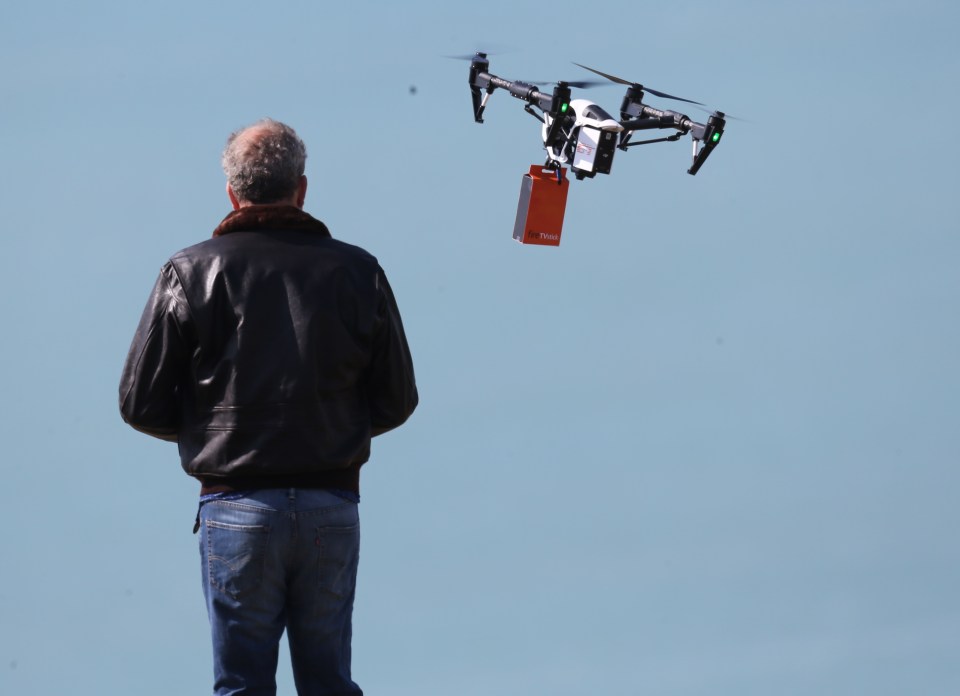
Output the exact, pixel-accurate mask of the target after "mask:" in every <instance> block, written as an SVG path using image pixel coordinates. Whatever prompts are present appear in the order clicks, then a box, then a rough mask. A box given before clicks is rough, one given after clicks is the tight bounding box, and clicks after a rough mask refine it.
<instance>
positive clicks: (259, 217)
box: [213, 204, 330, 237]
mask: <svg viewBox="0 0 960 696" xmlns="http://www.w3.org/2000/svg"><path fill="white" fill-rule="evenodd" d="M257 230H293V231H297V232H314V233H316V234H322V235H323V236H324V237H329V236H330V230H328V229H327V226H326V225H324V224H323V223H322V222H320V221H319V220H317V219H316V218H314V217H312V216H311V215H308V214H307V213H305V212H303V211H302V210H300V208H297V207H296V206H293V205H271V204H267V205H250V206H246V207H244V208H240V209H239V210H234V211H233V212H232V213H230V214H229V215H227V217H225V218H223V221H222V222H221V223H220V224H219V225H217V229H215V230H214V231H213V236H214V237H219V236H220V235H222V234H229V233H231V232H240V231H244V232H256V231H257Z"/></svg>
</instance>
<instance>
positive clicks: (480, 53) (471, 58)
mask: <svg viewBox="0 0 960 696" xmlns="http://www.w3.org/2000/svg"><path fill="white" fill-rule="evenodd" d="M492 55H495V54H493V53H486V52H484V51H477V52H476V53H474V54H472V55H469V56H466V55H460V56H444V58H450V59H451V60H469V61H474V60H477V58H486V57H487V56H492Z"/></svg>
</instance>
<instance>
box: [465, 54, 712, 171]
mask: <svg viewBox="0 0 960 696" xmlns="http://www.w3.org/2000/svg"><path fill="white" fill-rule="evenodd" d="M467 60H470V78H469V82H470V94H471V97H472V100H473V117H474V120H475V121H476V122H477V123H483V112H484V110H485V109H486V106H487V102H488V101H489V99H490V95H492V94H493V92H494V91H495V90H496V89H497V88H501V89H505V90H507V91H508V92H510V94H511V95H513V96H514V97H516V98H517V99H520V100H521V101H524V102H526V105H525V106H524V111H526V112H527V113H529V114H530V115H532V116H533V117H534V118H536V119H537V120H539V121H540V122H541V124H542V128H541V136H542V138H543V147H544V149H545V150H546V151H547V161H546V164H545V165H544V168H545V169H550V170H556V171H557V172H558V176H559V172H560V170H561V169H562V168H563V166H564V165H569V167H570V169H571V171H572V172H573V174H574V176H576V178H577V179H578V180H582V179H585V178H591V179H592V178H593V177H594V176H596V175H597V174H609V173H610V169H611V167H612V166H613V156H614V154H616V151H617V150H626V149H627V148H630V147H634V146H636V145H648V144H650V143H661V142H672V141H676V140H679V139H680V138H682V137H683V136H684V135H686V134H688V133H689V134H690V137H691V139H692V140H693V163H692V165H691V166H690V168H689V169H688V170H687V174H690V175H696V173H697V172H698V171H700V167H702V166H703V163H704V162H706V160H707V157H709V156H710V153H711V152H713V151H714V149H716V147H717V145H718V144H719V143H720V138H721V137H723V130H724V127H725V126H726V119H727V116H726V115H725V114H724V113H723V112H722V111H714V112H713V113H712V114H710V117H709V118H708V119H707V122H706V123H697V122H696V121H694V120H693V119H691V118H690V117H689V116H686V115H685V114H682V113H680V112H678V111H670V110H667V109H657V108H654V107H652V106H649V105H647V104H644V103H643V98H644V93H645V92H649V93H650V94H653V95H655V96H658V97H661V98H663V99H673V100H676V101H681V102H687V103H689V104H694V105H697V106H701V107H702V106H703V104H701V103H700V102H695V101H693V100H692V99H684V98H682V97H675V96H673V95H670V94H666V93H664V92H658V91H657V90H654V89H650V88H649V87H644V86H643V85H641V84H639V83H636V82H630V81H628V80H624V79H622V78H619V77H615V76H614V75H608V74H607V73H604V72H600V71H599V70H594V69H593V68H589V67H587V66H586V65H580V64H579V63H574V65H576V66H578V67H581V68H584V69H585V70H589V71H590V72H592V73H595V74H597V75H599V76H601V77H603V78H606V79H607V80H609V81H611V82H614V83H617V84H621V85H626V86H627V92H626V95H625V96H624V97H623V102H622V103H621V105H620V118H619V120H618V119H616V118H614V117H613V116H611V115H610V114H609V113H607V112H606V111H604V110H603V109H602V108H601V107H600V106H598V105H596V104H594V103H593V102H591V101H588V100H586V99H572V98H571V97H572V93H571V88H584V87H591V86H595V85H597V84H603V83H599V82H555V83H553V84H554V88H553V93H552V94H548V93H546V92H542V91H540V87H539V86H538V85H537V84H534V83H532V82H523V81H518V80H505V79H503V78H501V77H497V76H496V75H493V74H492V73H490V72H489V68H490V61H489V60H488V58H487V54H486V53H481V52H477V53H476V54H475V55H473V56H472V57H467ZM537 110H539V112H540V113H537ZM654 129H664V130H670V129H672V130H675V131H676V133H673V134H672V135H669V136H667V137H663V138H653V139H648V140H632V138H633V135H634V133H636V132H637V131H644V130H654Z"/></svg>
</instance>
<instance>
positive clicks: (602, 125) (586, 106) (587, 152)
mask: <svg viewBox="0 0 960 696" xmlns="http://www.w3.org/2000/svg"><path fill="white" fill-rule="evenodd" d="M569 108H570V109H571V110H572V111H573V113H574V116H575V119H574V121H573V124H572V125H571V126H569V129H563V131H562V132H563V135H564V137H563V139H562V140H560V141H558V142H555V143H554V144H552V145H550V144H547V138H548V133H549V132H550V126H551V125H552V124H553V118H552V117H551V116H550V114H549V113H544V123H543V129H542V137H543V141H544V149H546V151H547V156H548V157H549V159H550V161H552V162H556V163H557V164H558V165H563V164H569V165H570V167H571V168H572V169H573V171H574V173H575V174H576V173H580V174H581V175H586V176H592V175H593V174H595V173H603V174H609V173H610V165H611V164H612V163H613V154H614V150H615V148H616V146H617V138H618V137H619V134H620V132H621V131H623V126H622V125H620V123H619V122H618V121H617V120H616V119H615V118H613V116H611V115H610V114H608V113H607V112H606V111H604V110H603V109H602V108H600V107H599V106H597V105H596V104H594V103H593V102H591V101H587V100H586V99H573V100H571V101H570V105H569Z"/></svg>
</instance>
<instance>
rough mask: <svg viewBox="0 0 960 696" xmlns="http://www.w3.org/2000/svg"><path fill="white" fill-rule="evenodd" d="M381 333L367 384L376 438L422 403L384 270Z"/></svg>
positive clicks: (380, 293)
mask: <svg viewBox="0 0 960 696" xmlns="http://www.w3.org/2000/svg"><path fill="white" fill-rule="evenodd" d="M377 297H378V307H377V330H376V333H375V335H374V346H373V355H372V360H371V364H370V372H369V375H368V382H367V385H368V386H367V394H368V399H369V405H370V419H371V424H372V426H373V435H374V436H376V435H381V434H383V433H385V432H387V431H388V430H392V429H394V428H396V427H397V426H399V425H402V424H403V423H404V422H406V420H407V419H408V418H409V417H410V414H412V413H413V411H414V409H415V408H416V407H417V403H418V402H419V395H418V393H417V383H416V379H415V377H414V374H413V359H412V358H411V356H410V347H409V346H408V345H407V337H406V335H405V334H404V332H403V323H402V322H401V320H400V310H399V309H398V308H397V301H396V299H395V298H394V296H393V290H392V289H391V288H390V284H389V283H388V282H387V276H386V274H385V273H384V272H383V269H381V268H378V272H377Z"/></svg>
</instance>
